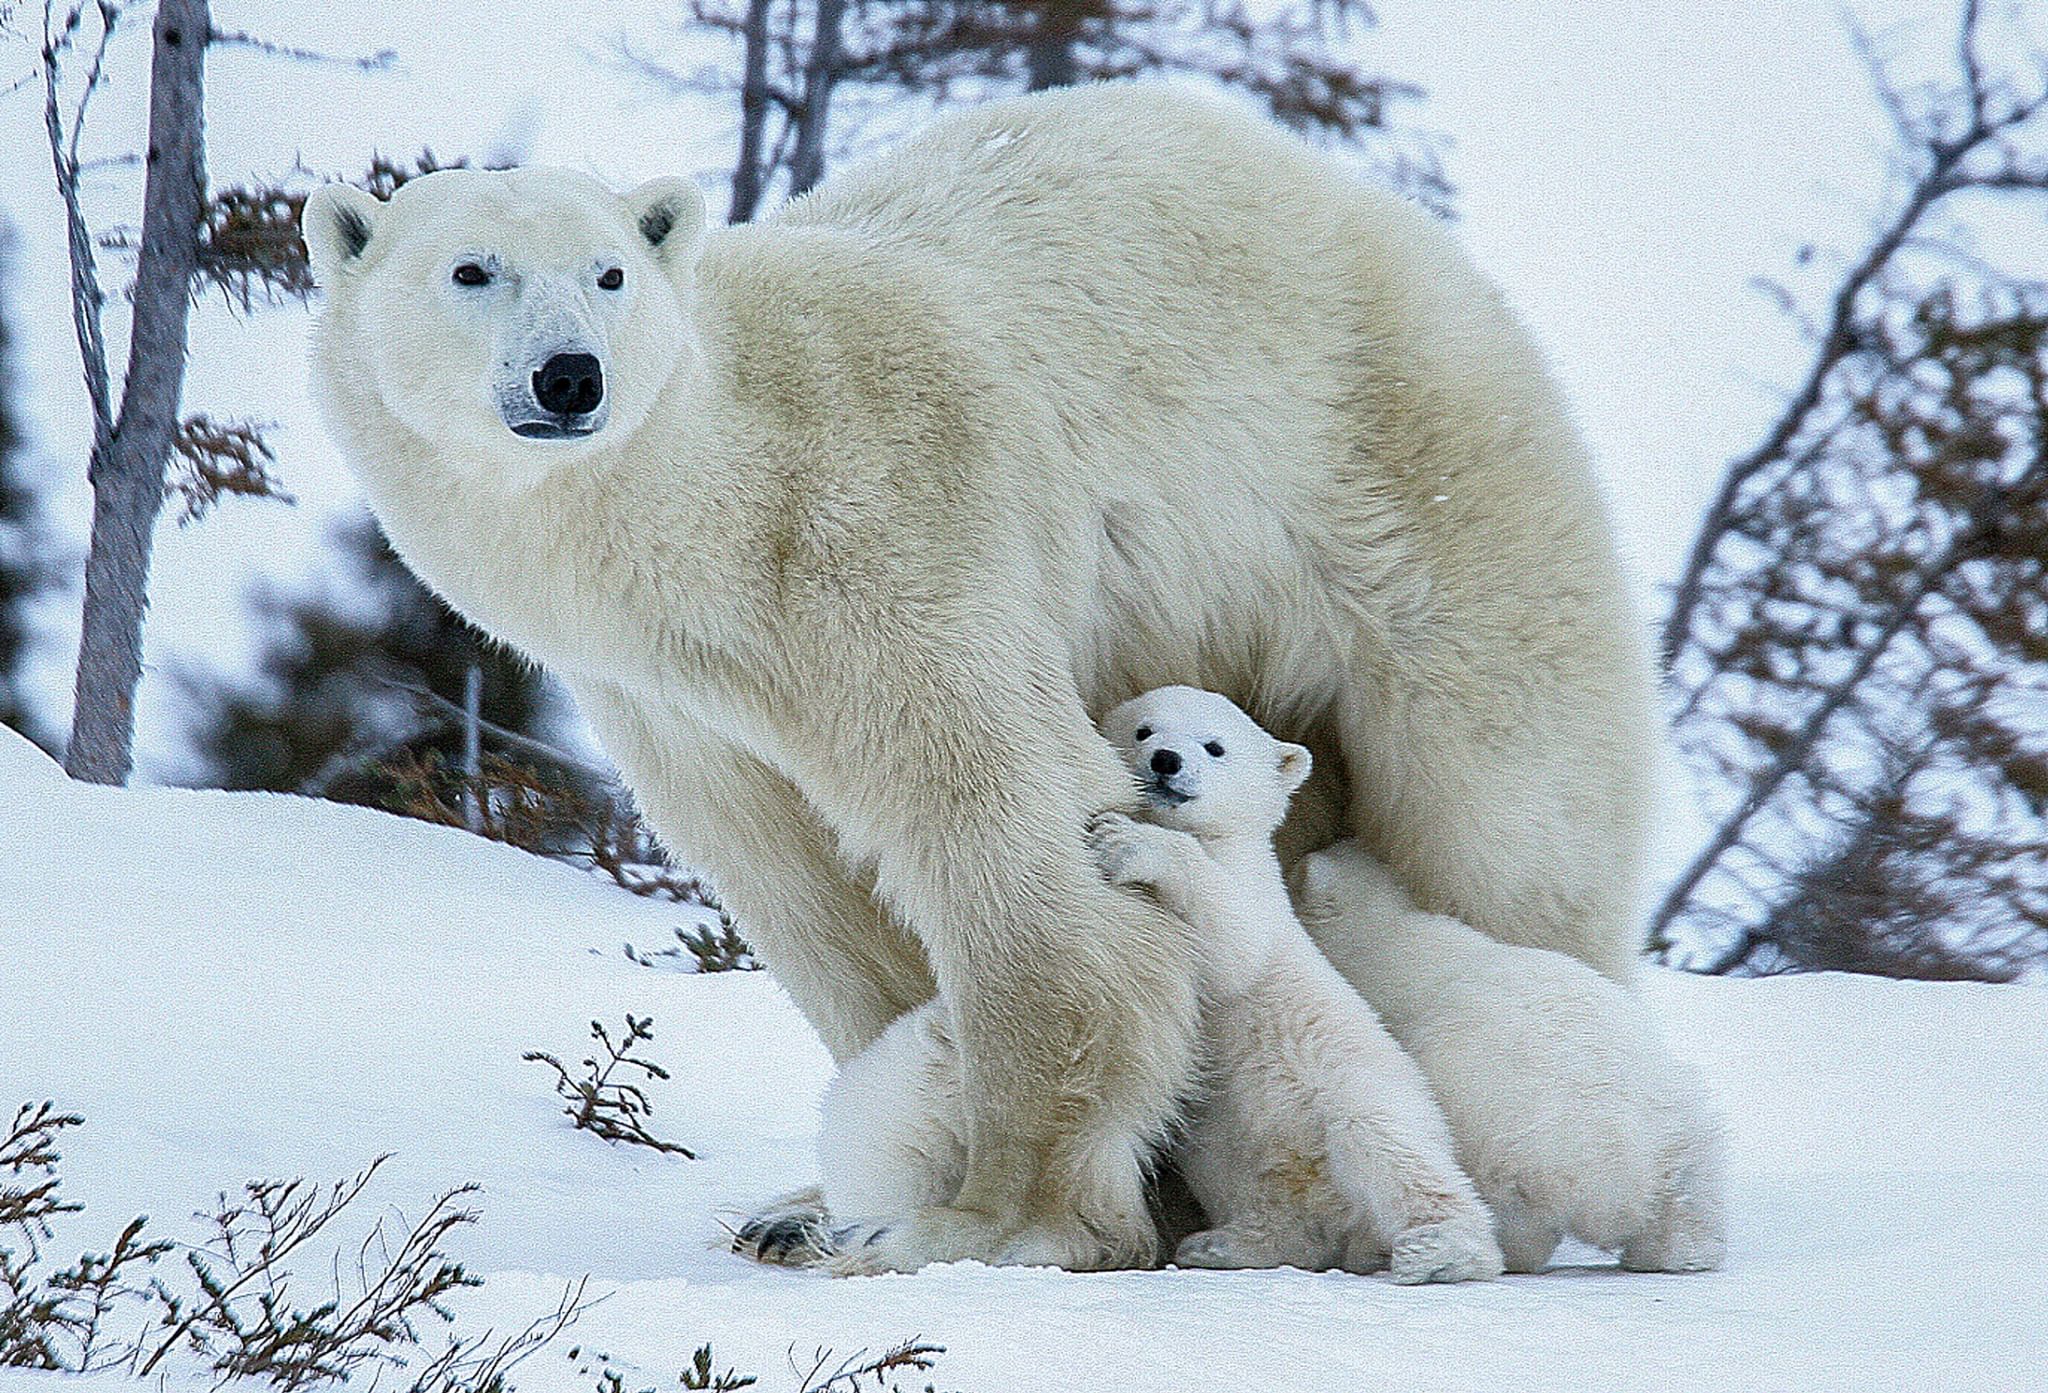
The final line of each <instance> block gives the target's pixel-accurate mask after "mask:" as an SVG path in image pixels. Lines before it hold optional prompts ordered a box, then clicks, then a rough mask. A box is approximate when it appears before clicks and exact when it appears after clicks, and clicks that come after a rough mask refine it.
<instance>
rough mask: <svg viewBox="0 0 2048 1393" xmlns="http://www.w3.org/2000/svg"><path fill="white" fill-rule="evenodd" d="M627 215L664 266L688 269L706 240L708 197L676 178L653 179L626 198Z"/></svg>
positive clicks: (688, 183) (688, 182)
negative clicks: (698, 246) (706, 200)
mask: <svg viewBox="0 0 2048 1393" xmlns="http://www.w3.org/2000/svg"><path fill="white" fill-rule="evenodd" d="M626 212H627V213H628V214H629V215H630V216H631V217H632V219H633V225H634V226H635V227H636V228H638V229H639V230H640V235H641V236H642V237H645V238H646V239H647V245H648V246H650V247H652V248H653V249H654V255H655V256H656V258H658V259H659V260H660V261H661V262H662V264H663V265H665V266H670V267H676V266H683V265H687V264H688V263H689V261H690V259H691V258H692V256H693V254H694V253H695V252H696V249H697V243H698V242H699V241H700V240H701V239H702V238H703V236H704V195H703V193H702V192H701V191H699V189H698V188H697V186H696V184H694V183H692V182H691V181H690V180H688V179H679V178H677V177H676V176H675V175H672V174H671V175H666V176H664V177H662V178H660V179H649V180H648V181H647V182H646V183H644V184H642V185H641V186H640V187H639V188H637V189H635V190H633V192H631V193H629V194H627V195H626Z"/></svg>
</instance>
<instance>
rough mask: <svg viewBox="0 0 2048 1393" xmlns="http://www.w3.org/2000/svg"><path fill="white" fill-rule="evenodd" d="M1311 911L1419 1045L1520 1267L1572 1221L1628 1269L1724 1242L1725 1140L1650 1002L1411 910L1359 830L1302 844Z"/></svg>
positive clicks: (1318, 929)
mask: <svg viewBox="0 0 2048 1393" xmlns="http://www.w3.org/2000/svg"><path fill="white" fill-rule="evenodd" d="M1298 876H1299V884H1300V895H1299V906H1300V910H1301V915H1302V918H1303V920H1304V921H1305V922H1306V923H1307V925H1308V927H1309V930H1310V932H1311V933H1313V934H1314V935H1315V937H1316V939H1317V941H1318V942H1319V943H1321V944H1322V946H1323V949H1324V951H1325V952H1327V953H1328V954H1329V955H1330V960H1331V961H1332V962H1333V963H1334V964H1335V965H1336V967H1337V969H1338V970H1339V971H1341V972H1342V973H1343V974H1344V975H1345V977H1346V978H1348V979H1349V980H1350V981H1351V983H1352V984H1353V985H1354V986H1356V987H1357V988H1358V990H1359V991H1360V992H1362V993H1364V995H1365V996H1366V998H1367V999H1368V1000H1369V1001H1371V1002H1372V1004H1373V1006H1374V1007H1375V1008H1376V1009H1377V1010H1378V1011H1379V1013H1380V1016H1381V1018H1382V1019H1384V1020H1385V1022H1386V1024H1387V1027H1388V1029H1390V1030H1392V1031H1393V1033H1394V1035H1395V1037H1396V1038H1397V1039H1399V1040H1400V1042H1401V1044H1402V1045H1403V1046H1404V1047H1405V1048H1406V1049H1407V1050H1408V1052H1409V1053H1410V1054H1411V1055H1413V1056H1414V1058H1415V1060H1416V1062H1417V1063H1419V1064H1420V1065H1421V1066H1422V1071H1423V1073H1425V1074H1426V1075H1428V1077H1429V1083H1430V1087H1431V1088H1432V1089H1433V1090H1434V1091H1435V1093H1436V1097H1437V1101H1438V1102H1439V1103H1440V1104H1442V1106H1443V1111H1444V1115H1445V1116H1446V1117H1447V1118H1448V1119H1449V1120H1450V1124H1451V1131H1452V1133H1453V1135H1454V1136H1455V1137H1456V1138H1457V1142H1458V1155H1459V1158H1460V1159H1461V1160H1462V1161H1463V1162H1464V1164H1465V1168H1466V1170H1467V1171H1468V1172H1469V1173H1470V1174H1471V1176H1472V1179H1473V1181H1474V1183H1475V1184H1477V1185H1478V1187H1479V1193H1480V1194H1481V1195H1483V1196H1484V1197H1485V1199H1486V1202H1487V1203H1488V1204H1489V1205H1491V1206H1492V1208H1493V1212H1494V1215H1495V1218H1496V1220H1497V1221H1498V1223H1499V1225H1500V1240H1501V1248H1502V1249H1503V1251H1504V1252H1505V1253H1506V1256H1507V1263H1508V1267H1509V1269H1510V1270H1511V1271H1516V1272H1534V1271H1537V1270H1540V1269H1541V1268H1542V1267H1543V1266H1544V1265H1545V1264H1546V1263H1548V1262H1549V1260H1550V1255H1551V1251H1552V1250H1553V1249H1554V1248H1555V1247H1556V1246H1557V1242H1558V1239H1559V1238H1560V1237H1561V1236H1563V1235H1565V1234H1570V1235H1572V1236H1574V1237H1577V1238H1580V1239H1583V1240H1584V1241H1586V1242H1588V1243H1592V1244H1594V1245H1596V1246H1598V1247H1601V1248H1606V1249H1609V1250H1610V1251H1618V1252H1619V1253H1620V1254H1621V1260H1622V1264H1623V1265H1624V1266H1626V1267H1630V1268H1636V1269H1640V1270H1647V1271H1664V1272H1692V1271H1700V1270H1703V1269H1707V1268H1713V1267H1718V1266H1720V1264H1721V1259H1722V1256H1723V1254H1724V1252H1725V1249H1726V1238H1725V1234H1724V1219H1723V1213H1722V1208H1723V1197H1722V1190H1723V1186H1724V1171H1725V1160H1724V1151H1725V1142H1724V1139H1723V1135H1722V1128H1721V1124H1720V1122H1719V1120H1718V1118H1717V1117H1716V1116H1715V1115H1714V1112H1713V1110H1712V1109H1711V1107H1710V1106H1709V1104H1708V1102H1707V1100H1706V1097H1705V1094H1704V1092H1703V1090H1702V1088H1701V1085H1700V1082H1699V1079H1698V1077H1697V1075H1696V1074H1695V1072H1694V1071H1693V1070H1692V1069H1691V1068H1690V1067H1688V1066H1687V1065H1685V1064H1684V1063H1683V1062H1681V1061H1680V1060H1678V1059H1676V1058H1674V1057H1673V1056H1672V1054H1671V1053H1670V1051H1669V1050H1668V1049H1667V1048H1666V1047H1665V1046H1664V1044H1663V1042H1662V1041H1661V1040H1659V1039H1658V1037H1657V1032H1656V1030H1655V1028H1654V1027H1653V1025H1652V1024H1651V1021H1650V1019H1649V1014H1648V1012H1647V1011H1646V1009H1645V1008H1644V1006H1643V1004H1642V1003H1641V1002H1640V1001H1639V1000H1637V999H1636V998H1635V997H1633V996H1632V995H1630V994H1629V993H1628V992H1625V991H1623V990H1622V989H1621V988H1619V987H1617V986H1616V985H1615V984H1614V983H1612V982H1610V981H1608V980H1607V979H1606V978H1604V977H1602V976H1600V975H1599V974H1598V973H1596V972H1593V971H1592V970H1590V969H1589V968H1587V967H1586V966H1585V965H1584V964H1583V963H1580V962H1577V961H1575V960H1573V959H1571V958H1567V957H1565V956H1564V955H1562V954H1560V953H1553V952H1550V951H1548V950H1546V949H1541V948H1518V947H1514V946H1511V945H1508V944H1502V943H1496V942H1494V941H1493V940H1492V939H1490V938H1488V937H1487V936H1486V935H1484V934H1482V933H1479V932H1477V931H1476V930H1474V929H1472V928H1469V927H1468V926H1466V925H1464V924H1461V923H1459V922H1458V921H1457V920H1455V919H1451V918H1447V917H1445V916H1444V915H1441V914H1427V913H1424V912H1422V911H1421V910H1418V909H1417V908H1416V907H1415V903H1414V901H1413V900H1412V899H1410V898H1409V896H1408V894H1407V892H1406V891H1404V890H1403V889H1402V888H1401V887H1400V885H1399V884H1398V883H1396V882H1395V880H1394V878H1393V876H1392V875H1390V874H1389V873H1388V872H1387V869H1386V867H1384V866H1383V865H1381V864H1380V863H1379V862H1378V861H1376V860H1375V859H1374V858H1373V857H1371V856H1370V855H1369V854H1367V853H1366V852H1365V851H1364V850H1363V849H1362V848H1360V847H1359V846H1358V845H1357V844H1356V843H1352V842H1344V843H1339V844H1338V845H1337V846H1334V847H1332V848H1330V849H1329V850H1328V851H1323V852H1318V853H1316V854H1314V855H1312V856H1309V857H1308V858H1307V859H1306V860H1304V861H1303V862H1302V864H1301V867H1300V870H1299V873H1298Z"/></svg>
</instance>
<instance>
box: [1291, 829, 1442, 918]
mask: <svg viewBox="0 0 2048 1393" xmlns="http://www.w3.org/2000/svg"><path fill="white" fill-rule="evenodd" d="M1289 888H1290V889H1291V890H1292V891H1293V892H1294V907H1295V909H1296V910H1297V911H1298V912H1299V913H1300V915H1301V921H1302V922H1303V923H1304V924H1308V925H1311V926H1316V925H1321V924H1328V923H1331V922H1344V923H1351V924H1365V925H1371V926H1373V927H1375V928H1378V927H1383V926H1387V925H1392V924H1394V923H1395V922H1396V921H1397V920H1399V919H1400V917H1401V916H1402V915H1404V914H1407V913H1409V912H1410V911H1412V910H1413V909H1414V908H1415V901H1414V900H1412V899H1410V898H1409V896H1408V892H1407V891H1406V890H1404V889H1402V888H1401V883H1400V882H1399V881H1397V880H1395V879H1394V873H1393V872H1392V871H1390V870H1388V869H1387V867H1386V863H1385V862H1383V861H1381V860H1379V859H1378V858H1377V857H1375V856H1374V855H1373V854H1372V853H1371V852H1369V851H1367V850H1366V849H1365V848H1364V847H1363V846H1362V845H1360V844H1359V843H1358V841H1357V840H1355V839H1353V838H1346V839H1345V840H1343V841H1340V842H1335V843H1332V844H1331V845H1329V846H1327V847H1324V848H1323V849H1322V850H1321V851H1316V852H1311V853H1309V854H1308V855H1307V856H1304V857H1302V858H1301V860H1300V861H1299V862H1297V863H1296V864H1295V867H1294V876H1293V880H1292V882H1291V884H1290V886H1289Z"/></svg>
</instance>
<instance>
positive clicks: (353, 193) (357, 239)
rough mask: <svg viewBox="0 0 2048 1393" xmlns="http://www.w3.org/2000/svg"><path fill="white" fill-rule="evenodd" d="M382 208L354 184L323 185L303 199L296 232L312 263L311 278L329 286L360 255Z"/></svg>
mask: <svg viewBox="0 0 2048 1393" xmlns="http://www.w3.org/2000/svg"><path fill="white" fill-rule="evenodd" d="M383 212H384V205H383V204H382V203H381V202H379V201H378V200H377V199H376V198H375V197H373V196H372V195H370V194H367V193H364V192H363V191H362V190H361V189H359V188H357V187H356V186H355V185H354V184H323V185H321V186H320V187H319V188H317V189H315V190H313V192H312V193H310V194H308V195H307V196H306V207H305V211H304V212H302V213H300V214H299V232H300V234H301V235H302V236H304V237H305V239H306V252H307V254H308V256H309V257H310V259H311V260H312V263H313V279H314V280H315V281H316V282H318V283H319V284H321V285H323V286H327V285H333V284H334V283H335V281H337V280H338V279H340V278H341V276H342V275H344V274H345V273H346V272H347V270H348V268H349V266H350V264H351V263H353V262H354V261H355V260H356V259H357V258H359V257H360V256H362V254H363V249H364V248H365V247H367V246H369V245H370V238H371V236H372V235H374V234H375V232H376V230H377V219H378V218H379V217H381V216H382V215H383Z"/></svg>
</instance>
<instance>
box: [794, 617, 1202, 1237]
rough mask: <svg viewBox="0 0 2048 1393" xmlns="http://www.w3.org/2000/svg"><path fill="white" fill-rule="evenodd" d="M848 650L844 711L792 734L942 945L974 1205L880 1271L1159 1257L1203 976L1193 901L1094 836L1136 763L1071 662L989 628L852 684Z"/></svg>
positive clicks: (925, 1214) (814, 784)
mask: <svg viewBox="0 0 2048 1393" xmlns="http://www.w3.org/2000/svg"><path fill="white" fill-rule="evenodd" d="M924 637H925V636H920V638H924ZM992 649H993V650H994V651H991V650H992ZM835 658H836V660H837V661H836V662H835V663H834V665H833V667H832V669H830V670H827V671H826V672H825V673H823V674H822V675H821V679H820V680H819V681H817V682H815V683H814V684H813V691H814V693H815V694H816V695H817V696H818V697H820V698H822V699H823V700H824V702H825V703H827V705H826V708H825V711H824V712H821V713H820V714H821V716H829V719H828V720H820V722H819V724H818V725H817V726H816V727H815V728H813V729H811V730H806V729H804V728H802V727H799V728H798V729H797V730H796V731H795V732H793V735H794V736H795V738H793V739H791V740H790V741H789V742H788V743H789V745H790V746H791V748H792V749H793V751H794V752H795V753H796V754H797V755H798V762H797V764H796V777H797V781H798V783H799V784H800V785H801V786H802V787H803V790H804V793H805V795H806V796H807V798H808V799H809V800H810V802H811V803H812V804H813V805H814V806H816V807H817V808H818V809H820V810H821V811H822V812H823V813H824V815H825V817H826V819H827V820H828V821H829V822H830V823H831V824H832V825H833V827H834V829H835V831H836V832H837V833H838V835H839V842H840V846H841V849H842V851H843V852H844V853H845V854H847V855H848V856H849V857H852V858H854V859H856V860H858V861H863V862H867V863H870V864H872V865H873V866H874V867H875V870H876V888H877V893H878V894H879V895H880V896H881V898H882V900H883V901H884V903H885V904H886V905H887V906H888V907H889V908H890V909H891V910H892V911H893V913H894V916H895V917H896V918H897V919H898V920H899V921H900V922H902V923H904V924H906V925H908V926H909V927H910V928H911V930H912V931H913V932H914V933H915V934H916V935H917V936H918V938H919V940H920V941H921V942H922V943H923V944H924V948H925V952H926V956H927V957H928V958H929V959H930V961H931V964H932V967H933V971H934V974H935V975H936V977H937V979H938V985H939V999H940V1001H941V1002H942V1003H944V1007H945V1009H946V1010H947V1011H948V1012H949V1014H950V1017H951V1024H952V1035H953V1038H954V1040H955V1041H956V1042H957V1045H958V1049H959V1053H960V1065H961V1076H962V1104H963V1111H964V1113H965V1124H966V1137H967V1142H968V1152H967V1166H966V1174H965V1179H964V1180H963V1181H962V1183H961V1185H960V1189H959V1193H958V1194H957V1196H956V1197H955V1198H954V1199H953V1201H952V1203H951V1204H948V1205H944V1206H939V1207H934V1208H930V1209H925V1210H922V1211H920V1212H917V1213H913V1214H907V1215H903V1216H900V1217H899V1218H897V1219H895V1220H894V1221H893V1222H888V1223H886V1224H883V1225H880V1226H878V1227H877V1228H875V1229H874V1230H872V1231H871V1232H870V1234H869V1235H867V1236H866V1237H864V1238H863V1241H862V1244H861V1249H860V1252H859V1254H858V1259H859V1266H860V1268H861V1269H862V1270H870V1271H872V1270H879V1269H890V1270H913V1269H915V1268H917V1267H920V1266H922V1265H923V1264H925V1263H928V1262H935V1261H944V1260H953V1259H977V1260H980V1261H984V1262H1006V1263H1047V1264H1054V1265H1058V1266H1062V1267H1067V1268H1073V1269H1092V1268H1105V1267H1121V1266H1136V1265H1149V1264H1151V1263H1152V1262H1154V1261H1156V1258H1157V1251H1156V1249H1157V1233H1156V1229H1155V1227H1154V1225H1153V1222H1152V1220H1151V1218H1150V1215H1149V1214H1148V1212H1147V1208H1146V1204H1145V1196H1144V1175H1145V1171H1146V1167H1147V1163H1148V1160H1149V1157H1150V1153H1151V1152H1152V1150H1153V1149H1154V1148H1155V1147H1156V1146H1157V1145H1158V1144H1159V1142H1160V1140H1161V1139H1162V1137H1163V1135H1164V1133H1165V1131H1166V1128H1167V1123H1168V1118H1169V1116H1170V1114H1171V1112H1172V1110H1173V1108H1174V1105H1175V1102H1176V1100H1177V1098H1178V1097H1179V1096H1180V1095H1181V1094H1182V1093H1183V1092H1184V1090H1185V1086H1186V1084H1187V1082H1188V1079H1189V1076H1190V1072H1191V1068H1192V1062H1193V1042H1194V1025H1195V991H1194V974H1193V965H1192V963H1191V961H1190V955H1189V953H1188V950H1187V947H1186V944H1185V934H1184V933H1183V932H1182V931H1181V930H1180V929H1179V927H1178V926H1177V925H1176V924H1175V923H1174V921H1173V920H1172V919H1170V918H1169V917H1168V916H1167V915H1165V914H1164V913H1162V912H1161V911H1160V910H1159V909H1158V908H1157V907H1156V906H1154V905H1152V904H1150V903H1149V902H1147V901H1145V900H1143V899H1141V898H1140V897H1138V896H1136V895H1133V894H1130V893H1127V892H1122V891H1119V890H1116V889H1114V888H1112V887H1111V886H1109V885H1107V884H1106V883H1105V882H1104V881H1103V878H1102V876H1101V875H1100V874H1099V873H1098V871H1097V869H1096V867H1095V864H1094V862H1093V860H1092V858H1091V857H1090V856H1089V854H1088V851H1087V848H1086V846H1085V843H1084V833H1083V829H1084V827H1085V825H1086V824H1087V821H1088V818H1089V817H1090V816H1091V815H1092V814H1093V813H1095V812H1097V811H1099V810H1101V809H1103V808H1105V807H1108V806H1111V805H1114V804H1117V803H1124V804H1128V803H1129V801H1130V796H1131V794H1130V784H1129V779H1128V777H1127V776H1126V775H1125V773H1124V771H1123V769H1122V766H1121V763H1120V762H1119V761H1118V759H1117V758H1116V755H1115V752H1114V751H1113V750H1112V749H1111V748H1110V747H1109V746H1108V744H1107V743H1106V742H1104V741H1103V740H1102V739H1101V738H1100V737H1099V736H1098V735H1096V733H1095V730H1094V727H1093V726H1092V725H1091V724H1090V723H1089V721H1088V719H1087V716H1086V713H1085V712H1084V711H1083V709H1082V706H1081V702H1080V700H1079V696H1078V694H1077V693H1076V692H1074V690H1073V689H1072V685H1071V682H1064V681H1061V680H1059V679H1055V678H1052V677H1050V676H1049V675H1048V673H1047V672H1046V671H1045V669H1043V668H1041V669H1039V670H1037V671H1029V670H1024V671H1020V670H1019V669H1018V668H1016V667H1007V666H1006V664H1005V662H1004V654H1003V651H1002V647H1001V645H1000V644H991V643H990V642H988V641H987V640H986V639H985V638H982V637H980V636H977V638H976V640H975V641H974V642H972V643H968V644H962V645H961V646H960V647H958V648H956V649H953V650H951V651H935V650H934V649H933V648H932V647H929V646H926V647H923V648H922V649H919V648H916V647H912V648H910V649H909V650H908V651H904V650H902V649H892V650H891V651H889V652H887V653H886V654H884V655H881V659H880V660H878V662H877V663H876V665H875V666H874V667H869V668H865V669H864V670H862V671H861V672H859V673H858V681H857V683H856V684H855V685H854V686H853V687H852V688H850V689H846V690H842V691H835V690H834V685H833V684H831V683H830V682H829V680H828V679H829V678H830V677H831V676H835V675H843V674H845V673H846V672H847V671H848V664H847V659H846V657H845V653H844V650H843V649H842V650H841V652H840V653H839V654H835ZM906 678H908V679H910V680H909V681H908V682H906V680H905V679H906Z"/></svg>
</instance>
